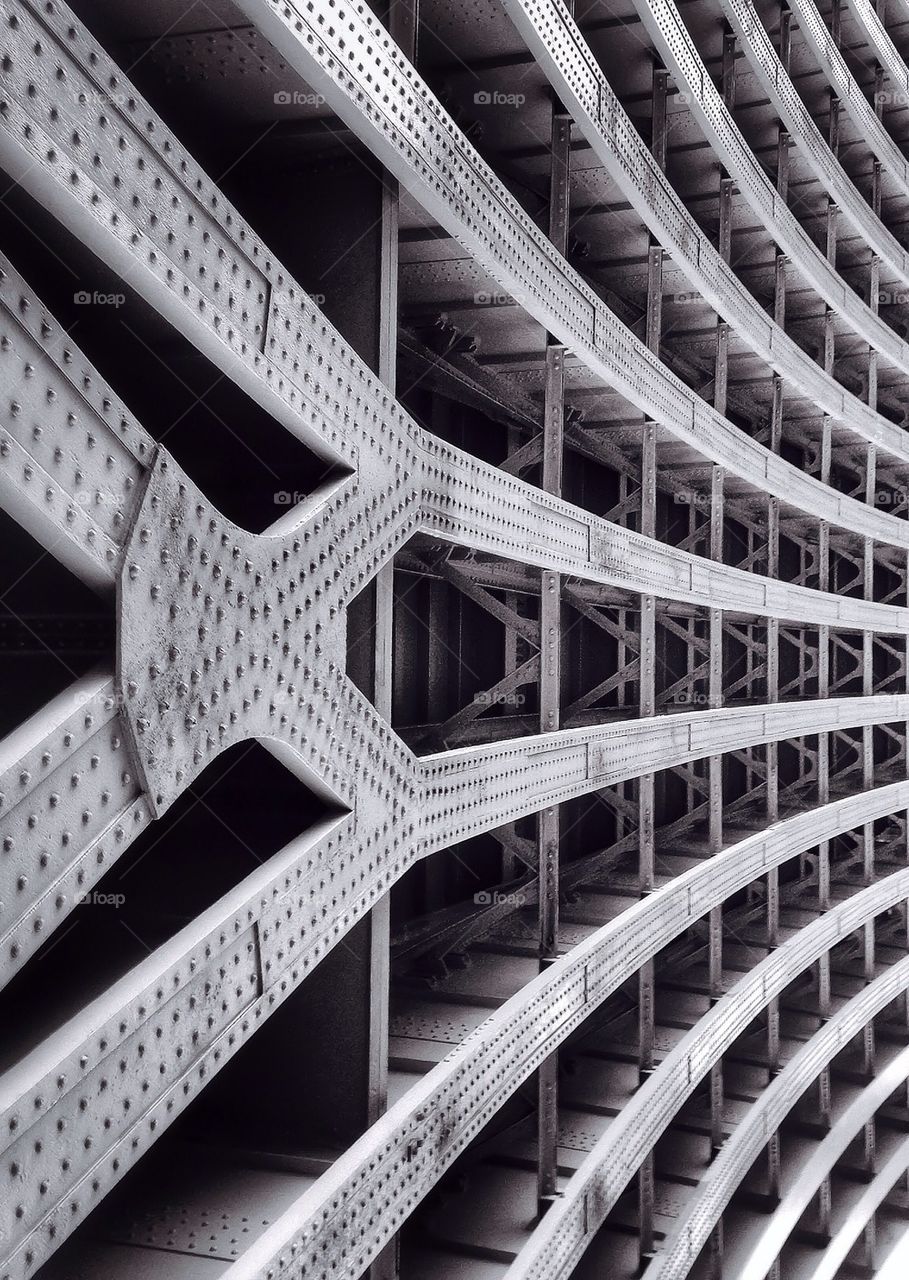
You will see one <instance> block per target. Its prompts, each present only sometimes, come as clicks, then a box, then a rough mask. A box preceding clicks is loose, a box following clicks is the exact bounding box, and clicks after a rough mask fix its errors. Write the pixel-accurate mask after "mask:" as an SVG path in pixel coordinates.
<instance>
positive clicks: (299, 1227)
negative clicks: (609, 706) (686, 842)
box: [230, 782, 909, 1280]
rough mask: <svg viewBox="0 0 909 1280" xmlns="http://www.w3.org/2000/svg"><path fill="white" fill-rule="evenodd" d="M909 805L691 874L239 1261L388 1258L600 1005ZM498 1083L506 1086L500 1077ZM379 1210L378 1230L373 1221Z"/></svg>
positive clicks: (417, 1090) (548, 984)
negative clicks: (681, 939)
mask: <svg viewBox="0 0 909 1280" xmlns="http://www.w3.org/2000/svg"><path fill="white" fill-rule="evenodd" d="M907 803H909V782H899V783H894V784H892V785H891V786H888V787H884V788H881V789H880V791H879V792H878V793H874V792H871V793H867V794H863V795H857V796H851V797H849V798H847V799H843V800H838V801H835V802H834V803H832V804H829V805H825V806H823V807H822V808H819V809H816V810H814V811H811V812H807V813H800V814H798V815H797V816H796V817H794V818H790V819H787V820H786V821H784V822H781V823H779V824H776V825H774V826H772V827H770V828H768V829H767V830H766V831H762V832H758V833H756V834H755V835H752V836H749V837H747V838H746V839H744V840H742V841H740V842H739V843H737V844H735V845H731V846H730V847H729V848H727V849H724V850H723V851H722V852H721V853H718V854H716V855H715V856H714V857H711V858H708V859H705V861H704V862H703V863H702V864H701V865H699V866H697V867H694V868H692V869H691V870H689V871H687V872H685V873H683V874H682V875H680V876H678V877H677V878H676V879H674V880H673V881H671V883H669V884H667V885H664V886H663V887H661V888H660V889H658V890H656V891H655V892H654V893H652V894H650V895H648V896H647V897H646V898H643V899H642V900H641V901H640V902H637V903H635V904H634V906H632V907H629V908H628V910H626V911H624V912H622V914H621V915H620V916H618V917H617V918H616V919H615V920H613V921H611V922H610V923H609V924H607V925H605V926H604V927H603V928H601V929H599V930H597V932H596V933H594V934H592V935H591V937H590V938H588V939H587V940H586V941H585V942H583V943H581V944H580V945H579V946H577V947H575V948H574V949H573V950H572V951H571V952H569V953H568V954H567V955H565V956H563V957H561V958H560V959H559V960H557V961H556V962H555V963H554V964H553V965H551V966H550V967H549V968H548V969H547V970H546V971H545V972H544V973H543V974H541V975H540V977H539V978H536V979H534V981H532V982H531V983H529V984H528V985H527V986H525V987H524V988H523V989H522V990H521V991H519V992H518V993H517V994H516V995H514V996H512V997H511V998H510V999H509V1000H508V1001H507V1002H506V1003H505V1004H504V1005H503V1006H502V1007H501V1008H500V1009H498V1010H497V1011H496V1012H495V1013H494V1014H493V1015H492V1016H491V1017H489V1018H488V1019H487V1020H486V1022H485V1023H483V1025H482V1026H481V1027H478V1028H477V1030H476V1031H474V1032H473V1033H472V1034H471V1035H470V1036H469V1037H468V1038H467V1039H466V1040H465V1041H464V1042H463V1044H462V1045H461V1046H459V1047H458V1048H457V1049H455V1050H454V1051H453V1052H452V1053H450V1054H449V1055H448V1056H447V1057H446V1059H445V1061H444V1062H442V1063H440V1064H439V1065H438V1066H437V1067H435V1068H433V1070H432V1071H430V1072H429V1074H428V1075H426V1076H425V1077H424V1078H423V1079H422V1080H421V1081H420V1082H419V1084H417V1085H416V1086H415V1087H414V1088H413V1089H411V1090H410V1091H409V1092H408V1093H407V1094H406V1095H405V1097H403V1098H402V1099H401V1100H400V1101H399V1102H398V1103H396V1104H395V1106H394V1107H392V1108H391V1109H390V1110H389V1111H388V1112H387V1113H386V1115H384V1116H383V1117H382V1119H381V1120H379V1121H378V1122H377V1123H376V1124H375V1125H373V1127H372V1128H371V1129H370V1130H368V1131H367V1133H365V1134H364V1135H363V1137H362V1138H360V1139H359V1141H358V1142H357V1143H356V1144H355V1145H354V1146H352V1147H351V1148H350V1149H349V1150H348V1152H347V1153H346V1154H345V1155H344V1156H343V1157H342V1158H341V1159H340V1160H338V1161H337V1162H336V1163H335V1164H334V1165H333V1166H332V1168H331V1169H330V1170H329V1171H328V1172H327V1173H326V1174H324V1175H323V1176H322V1177H321V1178H320V1179H319V1181H318V1182H317V1183H316V1184H315V1185H314V1186H313V1187H312V1188H311V1189H309V1190H308V1191H306V1192H305V1193H304V1194H303V1195H301V1197H300V1199H299V1200H298V1201H297V1203H296V1204H295V1205H294V1206H293V1207H292V1208H291V1209H289V1210H287V1212H286V1213H284V1214H283V1215H282V1217H281V1218H280V1219H278V1220H277V1221H276V1222H275V1224H274V1225H273V1227H272V1228H270V1230H269V1232H268V1233H267V1234H265V1235H263V1236H262V1237H261V1239H260V1240H258V1241H257V1242H256V1244H255V1246H254V1247H253V1248H252V1249H251V1250H249V1251H248V1252H247V1253H246V1254H244V1255H243V1256H241V1257H240V1258H239V1259H238V1260H237V1262H236V1263H235V1264H234V1265H233V1267H232V1269H231V1275H230V1280H254V1278H257V1277H260V1276H261V1275H262V1274H267V1273H269V1272H271V1273H272V1274H273V1276H274V1277H278V1276H281V1277H283V1278H284V1280H290V1278H291V1277H297V1276H307V1275H309V1274H310V1272H311V1271H312V1270H313V1269H314V1268H315V1267H316V1265H317V1263H318V1260H319V1258H321V1257H323V1256H324V1252H325V1248H326V1243H327V1242H328V1241H331V1246H332V1248H333V1249H334V1250H343V1256H344V1258H345V1260H346V1263H345V1266H346V1270H345V1272H344V1273H343V1274H344V1275H349V1276H351V1277H354V1276H357V1275H359V1274H360V1272H361V1271H362V1270H363V1269H364V1268H365V1267H366V1266H367V1265H368V1264H369V1262H370V1261H371V1260H372V1259H373V1258H374V1257H375V1256H377V1254H378V1253H379V1252H380V1251H381V1249H382V1248H383V1246H384V1244H385V1243H386V1242H387V1241H388V1240H389V1239H390V1238H391V1236H392V1235H393V1234H394V1231H395V1230H396V1228H397V1227H398V1226H399V1225H400V1224H401V1222H403V1221H404V1219H405V1218H406V1217H407V1216H408V1214H409V1213H411V1212H412V1210H413V1207H414V1205H415V1204H416V1203H417V1202H418V1201H419V1200H421V1199H422V1198H423V1197H424V1196H425V1195H427V1194H428V1193H429V1191H430V1190H431V1189H432V1187H433V1186H435V1184H436V1183H437V1182H438V1180H439V1179H440V1178H441V1177H442V1175H443V1174H444V1172H445V1170H446V1169H447V1168H449V1167H450V1166H451V1164H452V1163H453V1161H454V1160H455V1159H456V1158H457V1156H458V1155H460V1154H461V1152H462V1151H463V1150H464V1148H465V1147H466V1146H467V1144H468V1143H469V1142H470V1140H471V1138H472V1137H473V1136H474V1135H475V1134H477V1133H478V1132H479V1131H480V1130H481V1129H482V1127H483V1125H484V1124H485V1123H486V1122H487V1121H488V1120H489V1119H490V1118H491V1116H492V1115H493V1114H494V1113H495V1111H496V1110H497V1109H498V1108H499V1107H500V1106H501V1105H502V1103H503V1102H504V1101H505V1100H506V1098H507V1097H509V1096H510V1095H511V1094H512V1093H514V1091H515V1090H516V1089H518V1088H519V1087H520V1085H521V1084H522V1083H523V1081H524V1080H526V1079H527V1078H528V1076H529V1075H530V1074H531V1073H532V1072H533V1071H534V1070H535V1069H536V1067H537V1066H538V1065H539V1063H540V1061H541V1060H542V1058H543V1057H545V1056H546V1055H548V1054H549V1053H551V1052H552V1051H553V1050H554V1049H555V1048H556V1046H557V1045H558V1044H560V1043H561V1042H563V1041H564V1040H565V1039H566V1038H567V1037H568V1036H569V1035H570V1034H571V1033H572V1032H573V1031H574V1030H575V1029H576V1028H577V1027H578V1026H579V1025H580V1024H581V1023H582V1022H583V1021H584V1020H585V1019H586V1018H588V1017H589V1016H590V1015H591V1014H592V1013H593V1012H594V1011H595V1010H596V1008H597V1007H598V1006H599V1005H601V1004H602V1003H603V1001H605V1000H606V999H607V998H608V997H609V996H610V995H611V994H612V993H613V992H615V991H617V990H618V989H619V987H621V986H622V984H623V983H624V982H626V981H627V980H628V978H629V977H631V976H632V975H633V974H634V973H635V972H637V970H638V969H639V968H640V967H641V965H642V964H644V963H645V962H646V961H647V960H649V959H652V958H653V956H655V955H656V954H657V953H658V952H659V951H660V950H661V949H662V948H663V947H665V946H667V945H668V944H669V943H670V942H671V941H672V940H673V939H674V938H677V937H678V936H679V935H680V934H681V933H682V932H684V930H685V929H686V928H688V927H689V926H690V925H691V924H693V923H695V922H696V921H697V920H699V919H701V918H702V917H703V916H704V915H706V914H707V913H708V912H709V911H710V910H711V909H712V908H713V907H715V906H718V905H720V904H721V903H723V902H724V901H726V900H727V899H728V898H729V897H731V896H732V895H733V894H735V893H738V892H739V891H740V890H741V889H743V888H744V887H745V886H747V885H748V884H750V883H752V882H753V881H754V880H755V879H757V878H758V877H760V876H761V875H764V874H766V873H767V872H768V871H770V870H771V869H773V868H774V867H779V866H782V865H783V864H784V863H785V862H787V861H788V860H789V859H791V858H794V857H796V856H798V855H799V854H801V853H804V852H805V851H806V850H807V849H810V848H812V847H813V846H814V845H815V844H817V843H818V842H821V841H824V840H829V839H833V838H834V837H835V836H836V835H839V834H842V833H843V832H845V831H848V830H851V829H852V828H853V827H854V826H856V825H861V824H862V823H864V822H865V821H872V820H873V819H874V818H875V817H881V816H884V815H885V814H886V813H891V812H893V811H894V810H896V809H900V808H902V807H903V805H904V804H907ZM490 1082H491V1083H492V1085H493V1086H494V1087H490ZM377 1204H381V1206H382V1212H381V1213H380V1214H376V1215H375V1216H373V1217H372V1220H371V1226H370V1229H369V1230H364V1221H366V1220H367V1219H369V1218H370V1216H371V1214H372V1210H373V1209H374V1207H375V1206H376V1205H377Z"/></svg>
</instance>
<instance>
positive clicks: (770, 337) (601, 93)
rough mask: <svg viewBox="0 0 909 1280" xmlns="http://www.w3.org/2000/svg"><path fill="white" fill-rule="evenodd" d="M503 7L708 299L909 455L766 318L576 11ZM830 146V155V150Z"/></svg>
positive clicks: (770, 359)
mask: <svg viewBox="0 0 909 1280" xmlns="http://www.w3.org/2000/svg"><path fill="white" fill-rule="evenodd" d="M503 3H504V6H505V9H506V10H507V12H508V13H509V15H510V16H511V18H512V19H513V21H514V23H515V26H516V27H517V28H518V30H519V31H520V32H521V34H522V35H523V36H524V38H525V40H526V41H527V44H528V46H529V47H530V49H531V52H532V53H533V54H534V56H535V57H536V58H537V60H538V62H539V63H540V65H541V66H542V68H543V70H544V71H545V72H546V74H547V76H548V77H549V79H550V80H551V81H552V84H553V87H554V88H555V90H556V92H557V93H558V94H559V96H560V98H561V99H562V101H564V102H565V103H566V105H567V106H568V107H569V108H570V110H571V114H572V116H573V118H574V120H575V123H576V124H577V125H578V127H579V128H580V129H581V131H582V132H583V133H584V135H585V137H586V138H587V140H588V142H589V143H590V146H591V147H592V149H593V151H594V154H595V155H596V156H597V157H598V158H599V159H600V160H601V161H602V163H603V165H604V166H605V167H606V169H607V171H608V172H609V174H610V175H611V177H612V178H613V179H614V181H615V182H616V184H617V186H618V187H619V189H620V190H621V191H622V193H623V194H624V195H625V196H626V197H627V199H628V200H629V202H630V203H631V205H632V207H633V208H634V209H635V210H636V211H637V213H638V215H639V216H640V217H641V218H642V219H643V221H644V222H645V223H646V225H647V226H648V227H649V229H650V231H651V232H652V233H653V235H654V236H655V237H656V239H657V240H658V241H659V242H660V244H662V246H663V247H664V248H665V249H666V250H667V251H668V252H669V253H670V254H671V255H672V257H673V258H674V259H675V261H676V262H677V263H678V265H679V266H680V267H681V268H682V270H683V271H684V272H685V274H686V276H687V277H688V279H689V280H690V281H691V283H692V284H693V285H694V286H695V288H696V289H698V290H699V291H700V293H701V294H702V295H703V297H704V298H705V300H706V301H707V302H709V303H710V305H711V306H712V307H714V309H715V310H716V311H717V312H718V313H719V314H720V315H722V316H724V317H725V319H726V320H727V321H728V323H729V324H730V325H731V326H732V327H733V328H734V329H735V330H736V332H737V333H738V334H739V336H740V338H741V339H742V340H743V342H745V343H746V344H747V345H748V346H749V347H750V348H751V350H752V351H754V352H756V353H757V354H758V355H759V356H761V357H762V358H763V359H764V360H766V361H767V363H768V364H769V365H770V366H771V367H772V368H773V369H775V370H776V371H777V372H778V373H779V374H781V375H782V376H783V377H785V378H788V379H789V381H790V382H791V383H792V385H793V386H794V387H795V388H796V389H797V390H798V391H799V392H800V393H802V394H804V395H806V396H810V397H811V399H812V400H813V401H814V403H815V404H816V405H818V407H819V408H822V409H823V410H824V411H825V412H826V413H828V414H829V415H830V416H831V417H832V418H833V419H835V420H836V421H837V422H838V423H839V425H841V426H844V427H846V428H847V429H848V430H850V431H854V432H856V433H858V434H860V437H861V439H862V440H865V441H867V440H871V441H874V443H875V444H877V445H878V446H879V447H880V448H881V449H882V450H885V451H886V452H889V453H890V454H891V455H892V456H893V457H894V458H896V459H898V460H900V461H901V462H905V461H906V460H907V459H909V436H907V434H906V432H905V431H903V430H902V428H900V427H898V426H896V425H895V424H893V423H891V422H888V421H887V420H886V419H885V418H883V417H882V416H881V415H880V414H878V413H876V412H875V411H874V410H873V409H871V408H870V406H869V405H867V404H866V403H864V401H862V400H859V398H858V397H857V396H854V395H852V394H851V393H850V392H848V391H846V390H845V388H844V387H843V386H841V385H840V384H839V383H838V382H836V381H835V379H834V378H833V377H832V376H830V375H829V374H825V373H824V371H823V369H822V368H821V367H820V366H819V365H818V364H817V363H816V362H815V361H814V360H812V359H811V357H810V356H809V355H808V354H807V352H805V351H803V350H802V348H801V347H799V346H798V345H797V343H795V342H794V341H793V340H792V339H791V338H790V337H789V336H788V334H787V333H786V332H785V330H783V329H782V328H781V327H780V326H779V325H777V324H775V323H774V322H773V320H772V319H770V318H769V317H768V316H767V313H766V311H765V310H764V308H763V307H762V306H761V305H760V304H759V303H758V301H757V300H756V299H755V297H754V296H753V295H752V294H751V293H749V291H748V290H747V289H746V288H745V286H744V285H743V284H742V283H741V281H740V280H739V278H738V277H737V276H736V274H735V273H734V271H732V269H731V268H730V267H729V265H728V263H727V262H726V261H725V260H724V259H723V257H722V256H721V255H720V253H719V252H718V251H717V250H716V249H715V248H714V246H713V244H712V243H711V241H710V240H709V239H708V237H707V236H706V235H705V234H704V233H703V231H701V229H700V227H699V226H698V224H697V222H696V221H695V219H694V218H693V217H692V216H691V214H690V213H689V212H688V210H687V209H686V207H685V205H684V204H683V202H682V200H681V199H680V198H679V196H678V195H677V194H676V192H675V190H674V188H673V187H672V185H671V183H670V182H669V180H668V178H667V177H666V174H665V173H664V172H663V170H662V169H661V168H660V166H659V164H658V163H657V161H656V160H655V159H654V156H653V154H652V153H651V151H650V150H649V149H648V148H647V147H646V146H645V145H644V142H643V140H642V139H641V135H640V133H639V131H638V130H637V129H636V128H635V127H634V125H633V124H632V123H631V121H630V120H629V118H628V116H627V114H626V112H625V110H624V109H623V107H622V105H621V103H620V102H619V100H618V98H617V97H616V95H615V93H613V91H612V89H611V88H610V86H609V83H608V81H607V80H606V77H605V76H604V74H603V72H602V71H601V69H600V67H599V65H598V64H597V61H596V59H595V58H594V56H593V53H592V52H591V50H590V48H589V47H588V45H587V43H586V41H585V40H584V37H583V35H582V34H581V32H580V31H579V30H578V27H577V25H576V23H575V21H574V19H573V18H572V16H571V15H570V14H569V13H568V11H567V10H566V9H565V8H564V7H563V6H561V5H560V4H558V3H557V2H556V0H503ZM809 120H810V117H809ZM824 149H825V151H827V154H828V156H829V155H830V152H829V150H828V149H827V148H824ZM831 159H832V157H831ZM855 197H856V200H857V201H858V202H859V203H860V205H861V209H862V211H863V212H862V214H861V217H862V219H863V223H864V224H865V225H867V224H869V223H873V222H874V221H875V219H874V216H873V214H872V211H871V210H870V209H869V207H868V205H867V204H866V203H865V202H864V201H863V200H861V197H860V196H858V193H857V192H856V193H855ZM865 225H863V227H862V232H863V233H864V229H865ZM809 243H810V242H809ZM895 244H896V242H895V241H894V245H895ZM812 248H813V245H812ZM901 258H902V268H901V269H902V272H903V273H904V274H905V276H906V279H907V281H909V259H906V256H905V255H904V254H901ZM894 336H895V335H894ZM890 345H891V346H894V343H893V342H891V344H890ZM901 361H902V362H903V363H905V365H906V367H907V368H909V347H905V346H904V347H903V354H902V356H901Z"/></svg>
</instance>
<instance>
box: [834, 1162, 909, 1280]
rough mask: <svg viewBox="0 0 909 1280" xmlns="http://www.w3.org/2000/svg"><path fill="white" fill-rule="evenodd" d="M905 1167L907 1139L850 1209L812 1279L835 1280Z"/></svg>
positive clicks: (906, 1163) (906, 1164)
mask: <svg viewBox="0 0 909 1280" xmlns="http://www.w3.org/2000/svg"><path fill="white" fill-rule="evenodd" d="M907 1168H909V1138H906V1139H905V1140H904V1141H903V1142H901V1143H900V1145H899V1146H898V1147H897V1149H896V1150H895V1151H894V1152H893V1155H891V1156H890V1158H889V1160H887V1162H886V1163H885V1164H884V1165H883V1167H882V1168H881V1169H880V1171H879V1172H878V1173H877V1174H876V1175H875V1176H874V1178H873V1179H872V1180H871V1182H870V1183H869V1184H868V1186H867V1188H866V1189H865V1190H864V1191H863V1192H862V1194H861V1196H860V1197H859V1198H858V1200H857V1201H856V1203H855V1204H854V1205H853V1206H852V1209H851V1211H850V1213H849V1216H848V1218H847V1220H846V1222H845V1223H844V1225H843V1226H842V1227H841V1228H840V1230H839V1231H837V1233H836V1234H835V1235H834V1237H833V1239H832V1240H831V1241H830V1243H829V1245H828V1246H827V1248H826V1249H825V1250H824V1253H823V1255H822V1256H821V1260H820V1262H819V1263H818V1266H817V1268H816V1269H815V1270H814V1271H813V1272H812V1275H811V1280H836V1277H837V1276H838V1275H840V1274H841V1272H840V1268H841V1267H842V1265H843V1263H844V1262H845V1261H846V1259H847V1258H848V1256H849V1251H850V1250H851V1248H852V1246H853V1245H854V1244H855V1243H856V1241H857V1240H858V1238H859V1236H860V1235H861V1233H862V1231H863V1230H864V1229H865V1227H866V1226H867V1225H868V1224H869V1223H870V1221H871V1219H872V1218H873V1217H874V1214H875V1212H876V1211H877V1210H878V1208H879V1207H880V1206H881V1204H882V1203H883V1201H884V1199H885V1197H886V1196H887V1195H888V1194H889V1193H890V1192H891V1191H892V1190H893V1188H894V1186H895V1185H896V1182H897V1180H898V1179H899V1178H900V1177H901V1176H902V1175H903V1174H904V1173H905V1172H906V1170H907Z"/></svg>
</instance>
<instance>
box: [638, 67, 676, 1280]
mask: <svg viewBox="0 0 909 1280" xmlns="http://www.w3.org/2000/svg"><path fill="white" fill-rule="evenodd" d="M668 89H669V73H668V72H667V71H665V70H664V69H663V68H662V67H655V68H654V71H653V80H652V87H651V104H652V113H651V142H650V146H651V151H652V152H653V156H654V159H655V160H656V162H657V164H658V165H659V166H660V168H661V169H662V170H664V171H665V169H666V156H667V140H668V120H667V114H666V102H667V96H668ZM662 331H663V248H662V246H661V245H659V244H657V243H656V242H655V241H654V240H651V242H650V246H649V248H648V251H647V314H646V335H645V341H646V343H647V346H648V347H649V348H650V350H651V351H652V352H654V354H655V355H657V356H659V354H660V341H661V338H662ZM640 529H641V533H643V534H644V535H645V536H646V537H648V538H654V537H656V427H655V425H654V423H653V422H651V421H650V420H648V419H645V421H644V424H643V428H642V437H641V523H640ZM639 638H640V651H639V655H638V659H639V673H640V674H639V685H638V688H639V696H638V714H639V715H640V716H641V717H642V718H643V717H646V716H652V715H655V714H656V600H655V598H654V597H653V596H652V595H646V594H645V595H642V596H641V623H640V635H639ZM637 792H638V889H639V891H640V892H641V893H642V894H645V893H650V892H651V890H652V889H653V887H654V861H655V821H656V817H655V810H656V794H655V788H654V776H653V774H652V773H645V774H642V775H641V777H640V778H639V779H638V782H637ZM654 1016H655V989H654V965H653V962H652V961H648V962H647V963H645V964H643V965H642V966H641V968H640V969H639V970H638V1074H639V1076H640V1077H641V1078H643V1076H644V1075H646V1074H647V1073H648V1072H650V1071H651V1070H652V1069H653V1042H654ZM654 1195H655V1188H654V1166H653V1153H652V1152H651V1153H650V1154H648V1156H647V1158H646V1160H645V1161H644V1162H643V1164H642V1165H641V1168H640V1170H639V1172H638V1251H639V1256H640V1259H641V1262H642V1263H643V1262H644V1260H645V1259H647V1258H649V1257H651V1256H652V1254H653V1245H654V1236H653V1214H654Z"/></svg>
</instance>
